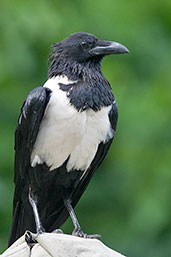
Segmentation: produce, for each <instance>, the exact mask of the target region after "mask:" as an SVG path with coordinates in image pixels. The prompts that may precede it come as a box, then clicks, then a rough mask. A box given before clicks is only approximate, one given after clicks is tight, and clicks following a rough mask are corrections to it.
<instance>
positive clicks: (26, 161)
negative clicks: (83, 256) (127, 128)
mask: <svg viewBox="0 0 171 257" xmlns="http://www.w3.org/2000/svg"><path fill="white" fill-rule="evenodd" d="M126 52H128V50H127V49H126V48H125V47H124V46H122V45H121V44H118V43H114V42H110V41H102V40H98V39H97V38H96V37H95V36H93V35H91V34H88V33H75V34H72V35H70V36H69V37H68V38H67V39H65V40H63V41H61V42H59V43H57V44H54V46H53V52H52V55H51V57H50V67H49V77H48V78H49V79H51V78H54V77H56V76H60V75H62V76H66V77H67V78H68V79H70V80H72V81H73V83H69V84H64V83H59V88H60V90H62V91H63V92H65V93H66V98H68V99H69V103H70V104H71V106H73V107H74V108H75V109H76V110H77V111H78V113H80V112H86V111H87V110H89V109H91V110H93V111H94V112H98V111H100V110H101V109H102V108H103V107H108V106H111V109H110V112H109V113H108V119H109V121H110V124H111V130H112V131H113V132H112V133H113V134H112V135H113V136H114V133H115V131H116V124H117V118H118V112H117V105H116V102H115V101H114V96H113V94H112V91H111V87H110V85H109V82H108V81H107V79H106V78H105V77H104V76H103V74H102V72H101V68H100V63H101V60H102V58H103V57H104V56H105V55H108V54H114V53H126ZM52 94H53V92H52V91H51V90H50V89H49V88H46V87H38V88H35V89H34V90H32V91H31V92H30V94H29V95H28V96H27V98H26V99H25V101H24V103H23V106H22V108H21V114H20V117H19V120H18V126H17V129H16V132H15V194H14V203H13V222H12V228H11V233H10V238H9V245H11V244H12V243H13V242H14V241H15V240H16V239H18V238H19V237H20V236H21V235H22V234H23V233H24V232H25V231H26V230H30V231H32V232H36V231H37V232H41V231H44V230H45V231H47V232H52V231H53V230H55V229H57V228H60V226H61V225H62V224H63V223H64V222H65V221H66V219H67V218H68V216H69V214H70V215H71V217H72V214H73V210H72V207H73V208H74V207H75V205H76V204H77V202H78V201H79V199H80V197H81V195H82V194H83V192H84V191H85V189H86V187H87V185H88V183H89V181H90V179H91V178H92V176H93V174H94V172H95V170H96V169H97V168H98V167H99V165H100V164H101V162H102V161H103V159H104V158H105V156H106V154H107V152H108V149H109V147H110V145H111V143H112V140H113V136H112V137H110V138H106V139H105V138H104V140H102V141H101V142H100V143H99V144H98V147H97V151H96V154H95V156H94V158H93V160H92V162H91V163H90V165H89V167H88V169H87V170H82V169H80V170H77V169H73V170H71V171H70V172H68V170H67V163H68V161H69V159H70V155H68V157H67V159H66V160H64V162H63V164H62V165H61V166H60V167H58V168H55V169H53V170H52V171H50V167H48V165H47V164H46V162H43V163H37V164H36V165H35V166H33V165H32V164H31V154H32V151H33V149H34V145H35V142H36V138H37V136H38V133H40V126H41V123H42V120H43V119H44V118H45V113H46V109H47V106H48V104H49V103H50V101H51V96H52ZM59 136H60V135H59ZM44 140H46V138H44ZM56 147H59V148H60V145H57V146H56ZM49 151H51V149H49ZM78 159H79V156H78ZM30 196H31V198H32V200H33V201H34V203H35V204H36V206H37V209H38V213H39V218H40V222H41V227H40V228H39V229H38V228H37V226H36V224H35V213H34V211H33V209H32V206H31V201H30V200H29V199H30V198H29V197H30ZM70 212H72V214H71V213H70ZM74 226H75V230H74V233H73V234H75V235H79V236H85V237H86V236H87V235H86V234H84V233H83V232H82V231H81V228H80V226H79V224H78V222H76V223H75V222H74ZM39 230H41V231H39ZM95 236H96V235H95ZM87 237H88V236H87ZM92 237H93V236H92Z"/></svg>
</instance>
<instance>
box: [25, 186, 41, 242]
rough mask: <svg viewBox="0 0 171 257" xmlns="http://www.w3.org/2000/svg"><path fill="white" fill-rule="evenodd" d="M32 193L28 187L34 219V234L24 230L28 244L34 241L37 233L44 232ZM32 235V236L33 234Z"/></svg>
mask: <svg viewBox="0 0 171 257" xmlns="http://www.w3.org/2000/svg"><path fill="white" fill-rule="evenodd" d="M34 198H35V197H34V195H33V193H32V191H31V188H29V202H30V204H31V206H32V208H33V213H34V219H35V223H36V234H32V233H30V231H27V232H26V236H25V239H26V242H27V243H28V244H31V243H36V242H37V241H36V237H37V236H38V235H39V234H42V233H43V232H45V229H44V228H43V226H42V224H41V221H40V217H39V213H38V208H37V205H36V199H34ZM33 235H34V236H33Z"/></svg>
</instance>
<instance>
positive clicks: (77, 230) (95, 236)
mask: <svg viewBox="0 0 171 257" xmlns="http://www.w3.org/2000/svg"><path fill="white" fill-rule="evenodd" d="M72 235H73V236H78V237H83V238H91V239H98V238H100V237H101V235H99V234H93V235H88V234H86V233H84V232H83V231H82V229H81V228H75V229H74V230H73V232H72Z"/></svg>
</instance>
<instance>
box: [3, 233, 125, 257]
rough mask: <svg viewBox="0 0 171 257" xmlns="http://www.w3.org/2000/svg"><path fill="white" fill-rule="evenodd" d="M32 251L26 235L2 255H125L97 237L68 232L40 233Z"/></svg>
mask: <svg viewBox="0 0 171 257" xmlns="http://www.w3.org/2000/svg"><path fill="white" fill-rule="evenodd" d="M36 240H37V241H38V243H37V244H35V245H34V247H33V248H32V250H31V252H30V247H29V246H28V245H27V243H26V242H25V236H22V237H21V238H19V239H18V240H17V241H16V242H15V243H14V244H13V245H12V246H11V247H9V248H8V249H7V250H6V251H5V252H4V253H3V254H2V255H0V256H1V257H7V256H10V257H76V256H77V257H124V256H123V255H121V254H119V253H117V252H116V251H114V250H112V249H110V248H109V247H107V246H105V245H104V244H103V243H102V242H101V241H99V240H97V239H84V238H80V237H75V236H71V235H66V234H55V233H43V234H41V235H39V236H38V237H37V238H36Z"/></svg>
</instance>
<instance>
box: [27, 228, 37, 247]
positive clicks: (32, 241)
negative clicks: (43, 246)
mask: <svg viewBox="0 0 171 257" xmlns="http://www.w3.org/2000/svg"><path fill="white" fill-rule="evenodd" d="M36 235H37V234H33V233H31V232H30V231H28V230H27V231H26V233H25V241H26V243H27V244H28V245H29V246H30V247H33V246H34V245H35V244H36V243H37V240H36V237H37V236H36Z"/></svg>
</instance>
